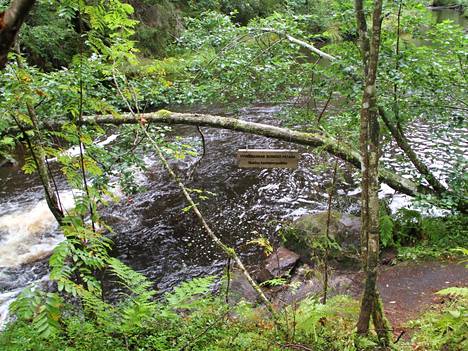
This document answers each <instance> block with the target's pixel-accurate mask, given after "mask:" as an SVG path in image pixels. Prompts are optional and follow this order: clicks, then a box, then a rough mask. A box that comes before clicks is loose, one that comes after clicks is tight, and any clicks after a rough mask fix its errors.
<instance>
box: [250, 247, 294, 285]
mask: <svg viewBox="0 0 468 351" xmlns="http://www.w3.org/2000/svg"><path fill="white" fill-rule="evenodd" d="M299 259H300V257H299V255H298V254H297V253H295V252H293V251H291V250H289V249H287V248H285V247H282V246H281V247H279V248H278V249H277V250H275V251H274V252H273V253H272V254H271V255H270V256H268V257H267V258H266V260H265V262H264V263H263V265H264V267H263V268H262V269H261V271H260V272H259V273H258V274H257V281H259V282H265V281H267V280H270V279H272V278H278V277H283V276H287V275H289V274H290V273H291V271H292V270H293V269H294V268H295V267H296V265H297V263H298V262H299Z"/></svg>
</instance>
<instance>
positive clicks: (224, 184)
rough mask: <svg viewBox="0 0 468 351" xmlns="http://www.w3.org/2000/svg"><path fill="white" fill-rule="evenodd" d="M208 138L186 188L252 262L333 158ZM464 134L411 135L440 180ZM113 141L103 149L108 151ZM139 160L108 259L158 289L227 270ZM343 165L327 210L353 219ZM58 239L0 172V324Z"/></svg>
mask: <svg viewBox="0 0 468 351" xmlns="http://www.w3.org/2000/svg"><path fill="white" fill-rule="evenodd" d="M435 14H436V15H439V14H438V13H435ZM443 15H444V14H442V13H441V14H440V16H443ZM444 16H445V15H444ZM444 18H445V17H444ZM464 24H465V22H463V25H464ZM279 110H280V107H268V106H266V107H265V106H258V107H253V108H248V109H244V110H241V111H240V113H239V118H241V119H244V120H248V121H254V122H262V123H270V124H277V123H278V121H277V120H276V119H275V118H274V115H275V114H276V113H277V112H279ZM175 132H176V134H178V135H182V136H183V137H184V140H185V142H198V141H199V135H198V133H197V132H196V130H195V128H193V127H177V128H175ZM204 133H205V138H206V151H207V152H206V156H205V157H204V158H203V160H202V161H201V162H200V164H199V165H198V167H197V168H196V171H195V172H194V175H193V179H191V180H189V179H186V180H185V183H186V185H187V186H189V187H190V188H198V189H203V190H206V191H209V192H212V193H215V194H216V195H215V196H211V197H210V199H208V200H205V201H202V202H201V204H200V207H201V210H202V212H203V213H204V214H205V216H206V218H207V220H208V222H209V223H210V225H211V226H212V228H213V229H214V230H215V232H216V233H217V234H218V235H219V236H220V237H221V239H222V240H223V241H224V242H226V243H227V244H228V245H231V246H233V247H235V248H236V250H237V251H238V252H240V253H241V255H242V257H243V259H244V261H246V262H247V263H250V264H255V263H256V262H257V261H258V256H259V249H258V248H255V247H254V246H252V245H249V244H248V241H249V240H251V239H252V238H257V237H259V236H265V237H268V238H270V239H271V240H273V241H277V240H278V232H279V231H280V229H281V225H282V224H283V223H285V222H287V221H289V220H293V219H295V218H297V217H299V216H301V215H303V214H306V213H313V212H317V211H323V210H325V209H326V200H327V188H328V187H329V185H330V182H331V168H332V167H333V159H332V158H330V156H328V155H323V154H317V153H312V152H310V151H308V150H307V149H305V148H302V147H297V146H295V145H290V144H288V143H284V142H278V141H275V140H271V139H267V138H263V137H256V136H251V135H246V134H242V133H235V132H231V131H225V130H219V129H209V128H204ZM467 135H468V128H466V127H457V128H454V127H447V128H441V126H440V125H433V124H431V123H428V122H426V121H417V122H415V123H414V124H413V125H412V126H410V128H409V132H408V136H409V139H410V140H411V144H412V145H413V147H414V148H415V150H416V151H417V152H418V154H419V156H420V157H421V158H422V159H423V160H424V161H425V162H426V163H427V164H428V165H429V167H430V168H431V169H432V170H433V171H434V172H435V173H436V174H437V175H438V176H439V177H441V179H442V180H447V179H450V177H452V173H451V169H452V168H453V167H454V166H455V165H456V163H457V162H459V161H460V160H464V162H465V163H466V160H467V158H468V141H467ZM115 137H116V136H115V135H112V136H111V137H109V138H108V139H107V140H105V141H103V142H101V145H102V146H103V147H105V146H106V145H107V144H109V143H111V142H112V141H113V140H114V139H115ZM246 147H248V148H279V147H281V148H294V149H299V151H300V153H301V160H300V163H299V168H298V169H296V170H280V169H269V170H253V169H239V168H238V167H237V166H236V159H235V155H236V151H237V149H238V148H246ZM70 152H71V153H73V152H74V150H70ZM145 161H146V162H147V164H148V166H149V169H148V171H147V172H145V173H143V174H139V177H138V178H139V180H140V182H142V184H143V185H144V186H145V187H146V189H147V190H146V191H145V192H142V193H139V194H137V195H135V196H133V197H131V198H125V197H124V198H123V199H122V201H121V202H119V203H117V204H113V205H111V206H110V207H108V208H106V209H104V210H103V213H104V216H105V218H106V220H107V222H108V223H109V224H110V225H111V226H112V227H113V228H114V230H115V234H113V237H112V239H113V240H114V243H115V251H114V254H115V255H116V256H117V257H119V258H120V259H122V260H123V261H124V262H126V263H128V264H129V265H130V266H132V267H133V268H134V269H136V270H138V271H140V272H142V273H143V274H145V275H146V276H147V277H148V278H150V279H152V280H153V281H154V282H155V285H156V287H157V288H158V289H159V290H161V291H165V290H167V289H169V288H171V287H172V286H174V285H175V284H177V283H178V282H180V281H183V280H186V279H189V278H192V277H196V276H201V275H206V274H215V273H218V272H220V271H221V270H222V268H223V266H224V264H225V257H224V256H223V254H222V253H221V252H220V251H219V250H218V249H217V248H215V247H214V245H213V244H212V243H211V242H210V240H209V239H208V238H207V237H206V235H205V234H204V232H203V230H202V229H201V228H200V226H199V224H198V222H197V219H196V218H195V217H194V216H193V215H192V214H191V213H185V212H184V211H183V209H184V208H185V206H186V203H185V201H184V198H183V196H182V195H181V194H180V191H179V189H178V188H177V187H176V186H175V185H174V184H173V183H172V182H171V181H170V179H169V178H168V176H167V174H166V172H165V170H164V169H163V168H162V167H161V166H160V165H159V163H158V162H157V160H156V158H155V157H154V156H151V155H146V157H145ZM195 161H196V159H195V158H187V159H185V160H183V161H177V162H176V161H174V162H172V166H173V167H174V168H175V169H176V170H177V171H178V173H179V174H181V175H184V174H187V173H188V171H189V169H190V168H191V167H192V166H193V164H194V163H195ZM382 161H383V162H384V164H386V165H387V166H388V167H390V168H393V169H394V170H396V171H398V172H399V173H403V174H405V176H407V177H411V176H414V174H415V170H414V168H413V167H412V166H411V165H410V164H409V163H408V162H407V161H405V160H404V158H403V157H402V155H401V152H399V151H398V148H397V147H396V145H394V144H390V145H388V146H387V147H386V149H385V153H384V156H383V158H382ZM340 169H342V176H341V177H340V180H339V182H338V186H337V195H336V198H335V199H334V205H333V206H334V208H335V209H338V210H341V211H346V212H349V213H354V214H357V213H358V212H359V207H358V199H359V188H358V186H357V184H358V178H357V175H358V174H357V172H356V170H355V169H352V168H351V167H350V166H349V165H346V164H344V163H342V162H340ZM462 171H463V170H462ZM464 171H466V169H464ZM59 188H60V190H61V191H60V193H61V198H62V201H63V203H64V205H65V207H71V206H73V192H72V191H71V190H70V189H67V188H66V186H65V184H59ZM380 195H381V197H388V198H389V199H390V200H391V204H390V206H391V208H392V209H393V210H397V209H398V208H400V207H402V206H406V205H408V200H409V199H408V198H407V197H406V196H404V195H401V194H395V192H394V191H393V190H392V189H390V188H389V187H388V186H386V185H383V186H382V189H381V193H380ZM61 240H63V236H62V235H61V234H60V232H59V231H58V230H57V224H56V223H55V220H54V218H53V216H52V214H51V213H50V211H49V210H48V208H47V205H46V203H45V201H44V200H43V192H42V188H41V186H40V184H39V182H38V181H37V178H36V175H25V174H23V173H22V172H21V170H20V169H19V168H17V167H0V327H1V325H2V324H3V322H4V320H5V318H6V317H7V315H8V305H9V304H10V303H11V301H13V299H14V298H15V297H16V296H17V295H18V294H19V292H20V291H21V289H22V288H24V287H25V286H27V285H29V284H31V283H36V284H40V283H43V282H47V273H48V269H47V257H48V256H49V255H50V253H51V252H52V250H53V248H54V247H55V245H57V243H59V242H60V241H61Z"/></svg>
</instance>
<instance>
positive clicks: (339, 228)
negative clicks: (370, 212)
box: [284, 211, 361, 263]
mask: <svg viewBox="0 0 468 351" xmlns="http://www.w3.org/2000/svg"><path fill="white" fill-rule="evenodd" d="M327 219H328V213H327V212H319V213H314V214H307V215H304V216H302V217H300V218H299V219H297V220H296V221H294V222H293V223H292V224H291V225H290V226H289V227H288V229H287V230H286V231H285V234H284V239H285V246H286V247H287V248H289V249H291V250H293V251H294V252H297V253H298V254H299V255H300V256H301V258H302V259H303V261H305V262H308V263H313V262H314V258H316V257H321V256H323V252H324V245H325V237H326V233H327ZM360 230H361V221H360V219H359V217H356V216H353V215H350V214H345V213H339V212H336V211H332V212H331V218H330V226H329V236H330V238H331V239H332V240H333V241H334V243H336V244H338V245H332V247H331V250H329V253H330V256H331V257H332V258H335V259H337V260H338V261H348V260H349V259H352V260H355V259H357V258H358V253H359V243H360ZM338 246H339V248H338Z"/></svg>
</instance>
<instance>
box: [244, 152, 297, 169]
mask: <svg viewBox="0 0 468 351" xmlns="http://www.w3.org/2000/svg"><path fill="white" fill-rule="evenodd" d="M237 160H238V161H239V167H241V168H297V164H298V162H299V152H298V151H297V150H280V149H273V150H268V149H240V150H238V151H237Z"/></svg>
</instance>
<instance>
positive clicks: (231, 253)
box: [142, 126, 276, 320]
mask: <svg viewBox="0 0 468 351" xmlns="http://www.w3.org/2000/svg"><path fill="white" fill-rule="evenodd" d="M142 130H143V133H145V135H146V137H147V138H148V140H149V142H150V144H151V145H152V146H153V148H154V150H155V151H156V153H157V155H158V158H159V159H160V161H161V162H162V164H163V166H164V168H165V169H166V171H167V172H168V173H169V175H170V176H171V178H172V179H173V180H174V182H175V183H176V184H177V186H178V187H179V188H180V190H181V191H182V194H183V195H184V197H185V199H186V200H187V202H188V203H189V205H190V209H191V210H192V211H193V212H194V213H195V215H196V216H197V217H198V219H199V221H200V223H201V225H202V226H203V228H204V229H205V232H206V233H207V234H208V236H209V237H210V238H211V240H213V241H214V243H215V244H216V245H217V246H218V248H220V249H221V250H222V251H223V252H224V253H225V254H226V255H227V256H228V257H231V258H232V259H233V260H234V262H236V264H237V266H238V267H239V269H240V270H241V272H242V274H243V275H244V277H245V278H246V279H247V281H248V282H249V284H250V286H252V288H253V289H254V290H255V291H256V293H257V294H258V296H259V298H260V299H261V300H262V301H263V303H264V304H265V306H266V307H267V309H268V311H269V312H270V313H271V314H272V316H273V317H276V312H275V310H274V309H273V305H272V304H271V302H270V301H269V300H268V299H267V297H266V296H265V294H264V293H263V291H262V289H261V288H260V286H258V284H257V283H256V282H255V280H253V278H252V277H251V276H250V274H249V272H248V271H247V269H246V268H245V266H244V264H243V263H242V261H241V260H240V258H239V256H238V255H237V253H236V252H235V251H234V249H233V248H231V247H229V246H227V245H226V244H224V243H223V242H222V241H221V240H220V239H219V238H218V236H217V235H216V234H215V233H214V231H213V230H212V229H211V227H210V226H209V225H208V223H207V222H206V220H205V217H204V216H203V215H202V213H201V212H200V210H199V208H198V206H197V204H196V203H195V202H194V201H193V199H192V197H191V196H190V194H189V192H188V190H187V188H186V187H185V185H184V184H183V183H182V181H181V180H180V179H179V177H177V175H176V174H175V173H174V171H173V170H172V168H171V166H169V163H168V162H167V160H166V158H165V157H164V155H163V153H162V151H161V148H160V147H159V145H158V144H157V143H156V142H155V141H154V140H153V138H151V136H150V135H149V133H148V131H147V130H146V129H144V128H143V126H142ZM275 320H276V318H275Z"/></svg>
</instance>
